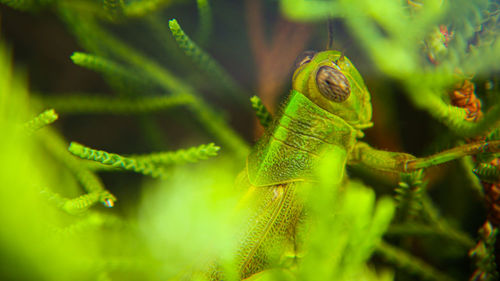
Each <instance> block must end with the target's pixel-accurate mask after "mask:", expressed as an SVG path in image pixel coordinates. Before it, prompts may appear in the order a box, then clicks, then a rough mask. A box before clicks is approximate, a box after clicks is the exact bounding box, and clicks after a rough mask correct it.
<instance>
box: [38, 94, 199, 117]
mask: <svg viewBox="0 0 500 281" xmlns="http://www.w3.org/2000/svg"><path fill="white" fill-rule="evenodd" d="M40 100H41V102H42V104H44V105H50V106H51V107H53V108H55V109H57V111H58V112H61V113H111V114H131V113H145V112H155V111H161V110H167V109H169V108H172V107H176V106H182V105H189V104H191V103H192V102H193V101H194V100H193V98H192V96H191V95H184V94H177V95H173V96H155V97H145V98H135V99H131V98H121V99H118V98H106V97H100V96H90V95H64V97H43V98H42V97H40Z"/></svg>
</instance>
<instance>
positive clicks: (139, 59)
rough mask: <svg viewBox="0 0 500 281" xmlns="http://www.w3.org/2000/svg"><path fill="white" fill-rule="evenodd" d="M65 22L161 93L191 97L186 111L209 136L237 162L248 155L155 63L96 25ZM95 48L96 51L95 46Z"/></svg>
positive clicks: (220, 123) (220, 120)
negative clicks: (103, 47)
mask: <svg viewBox="0 0 500 281" xmlns="http://www.w3.org/2000/svg"><path fill="white" fill-rule="evenodd" d="M75 16H77V15H75ZM65 19H66V20H67V21H69V22H70V25H73V26H74V28H75V32H76V35H77V36H78V37H80V38H81V40H82V41H83V40H86V42H88V43H89V46H95V45H96V44H97V42H99V44H100V45H105V46H107V48H109V50H112V51H113V53H114V55H116V56H118V57H120V58H121V59H123V60H125V61H127V62H129V63H130V64H132V65H134V66H135V67H136V68H137V69H140V70H142V71H143V73H144V75H147V76H148V77H149V78H150V79H152V80H153V81H154V82H156V83H157V84H158V85H160V86H161V87H162V88H164V89H165V90H168V91H170V92H173V93H185V94H189V95H192V96H193V98H194V99H195V102H194V103H192V104H191V106H190V107H189V109H190V110H191V111H192V112H193V114H194V115H195V116H196V117H197V119H198V120H199V122H200V123H201V124H202V125H203V126H205V128H207V130H208V131H209V132H211V133H212V134H214V136H215V137H217V138H218V139H219V140H220V141H221V143H222V144H223V145H225V146H226V147H227V148H228V149H229V150H231V151H233V152H235V154H236V157H237V158H238V159H244V158H245V157H246V156H247V155H248V151H249V148H248V145H247V144H246V143H245V142H244V141H243V140H242V139H241V137H239V136H238V135H237V134H236V133H235V132H234V131H233V130H232V129H231V128H229V126H228V125H227V123H226V121H225V120H224V119H223V118H222V117H221V116H220V115H219V114H217V113H216V112H215V111H214V110H213V109H212V108H211V107H210V106H208V105H207V104H206V103H205V102H203V101H202V100H201V99H200V98H198V97H197V94H196V92H195V91H194V90H193V89H192V88H191V87H190V86H189V85H187V84H185V83H183V82H182V81H181V80H180V79H178V78H177V77H175V76H174V75H173V74H172V73H171V72H170V71H168V70H167V69H165V68H163V67H161V66H160V65H158V64H157V63H156V62H154V61H152V60H150V59H148V58H146V57H145V56H143V55H142V54H140V53H139V52H137V51H136V50H134V49H133V48H131V47H129V46H127V45H126V44H125V43H123V42H122V41H120V40H118V39H116V38H115V37H114V36H112V35H111V34H109V33H107V32H105V31H104V30H102V29H101V28H100V27H99V26H98V25H97V24H94V23H92V22H89V21H87V22H85V25H84V26H78V25H77V23H76V22H75V23H73V21H74V19H73V18H72V17H69V16H67V17H65ZM87 29H90V31H89V33H86V31H87ZM89 34H91V35H92V36H93V37H94V39H93V40H88V39H87V38H82V37H86V36H88V35H89ZM96 48H99V47H98V46H97V47H96Z"/></svg>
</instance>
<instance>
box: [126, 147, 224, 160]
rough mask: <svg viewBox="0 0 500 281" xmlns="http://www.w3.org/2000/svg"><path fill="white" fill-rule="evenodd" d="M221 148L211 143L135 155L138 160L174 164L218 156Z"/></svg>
mask: <svg viewBox="0 0 500 281" xmlns="http://www.w3.org/2000/svg"><path fill="white" fill-rule="evenodd" d="M219 150H220V147H218V146H216V145H215V144H213V143H209V144H202V145H200V146H197V147H191V148H188V149H179V150H176V151H172V152H161V153H152V154H147V155H137V156H133V157H134V158H135V159H137V160H140V161H146V162H151V163H155V164H157V165H172V164H182V163H188V162H191V163H192V162H198V161H200V160H205V159H208V158H209V157H213V156H216V155H217V152H218V151H219Z"/></svg>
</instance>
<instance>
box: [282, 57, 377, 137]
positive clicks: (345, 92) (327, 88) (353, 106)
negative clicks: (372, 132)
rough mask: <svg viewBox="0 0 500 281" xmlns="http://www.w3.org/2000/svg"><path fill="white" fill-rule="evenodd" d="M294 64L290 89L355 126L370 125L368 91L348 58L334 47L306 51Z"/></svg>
mask: <svg viewBox="0 0 500 281" xmlns="http://www.w3.org/2000/svg"><path fill="white" fill-rule="evenodd" d="M295 66H296V67H297V68H296V70H295V72H294V74H293V79H292V84H293V85H292V86H293V89H294V90H296V91H298V92H301V93H302V94H304V95H305V96H306V97H308V98H309V99H310V100H311V101H312V102H314V103H315V104H316V105H318V106H319V107H321V108H323V109H325V110H327V111H328V112H330V113H332V114H335V115H337V116H339V117H341V118H343V119H344V120H345V121H346V122H347V123H349V124H350V125H351V126H353V127H354V128H356V129H358V130H362V129H365V128H368V127H371V126H372V122H371V118H372V106H371V103H370V93H369V92H368V89H367V88H366V86H365V83H364V82H363V79H362V78H361V75H360V74H359V72H358V70H357V69H356V67H354V65H353V64H352V63H351V61H350V60H349V59H348V58H346V57H345V56H343V55H342V54H341V53H340V52H338V51H324V52H319V53H316V52H314V51H306V52H304V53H303V54H302V55H300V56H299V57H298V58H297V60H296V63H295Z"/></svg>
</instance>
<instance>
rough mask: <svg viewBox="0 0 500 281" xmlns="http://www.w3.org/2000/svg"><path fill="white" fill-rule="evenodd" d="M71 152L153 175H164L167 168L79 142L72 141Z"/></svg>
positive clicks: (88, 158)
mask: <svg viewBox="0 0 500 281" xmlns="http://www.w3.org/2000/svg"><path fill="white" fill-rule="evenodd" d="M68 150H69V152H71V153H72V154H73V155H75V156H78V157H80V158H82V159H86V160H92V161H97V162H100V163H102V164H106V165H110V166H112V167H115V168H120V169H123V170H127V171H134V172H137V173H141V174H144V175H150V176H152V177H164V176H165V170H164V169H163V168H162V167H158V166H156V165H154V164H153V163H151V162H148V161H142V160H137V159H134V158H130V157H125V156H121V155H118V154H115V153H108V152H106V151H103V150H96V149H92V148H88V147H85V146H83V145H81V144H79V143H76V142H72V143H71V144H70V145H69V148H68Z"/></svg>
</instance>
